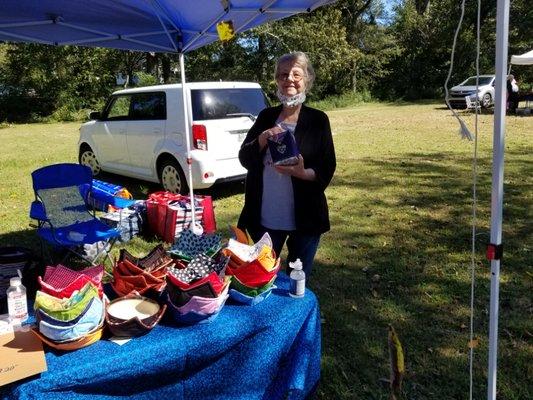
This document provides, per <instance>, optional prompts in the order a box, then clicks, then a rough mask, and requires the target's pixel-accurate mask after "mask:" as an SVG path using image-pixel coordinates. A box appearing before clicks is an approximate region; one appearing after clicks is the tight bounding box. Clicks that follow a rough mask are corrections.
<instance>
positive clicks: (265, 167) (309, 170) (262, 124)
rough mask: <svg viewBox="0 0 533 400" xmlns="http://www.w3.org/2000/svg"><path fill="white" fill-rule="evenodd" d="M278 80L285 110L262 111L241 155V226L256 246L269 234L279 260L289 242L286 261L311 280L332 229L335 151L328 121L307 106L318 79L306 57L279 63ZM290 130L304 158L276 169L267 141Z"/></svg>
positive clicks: (296, 54)
mask: <svg viewBox="0 0 533 400" xmlns="http://www.w3.org/2000/svg"><path fill="white" fill-rule="evenodd" d="M275 79H276V84H277V89H278V90H277V96H278V99H279V101H280V102H281V105H279V106H277V107H271V108H266V109H264V110H263V111H261V113H260V114H259V116H258V117H257V120H256V121H255V123H254V125H253V126H252V128H251V129H250V131H249V132H248V135H247V136H246V139H245V140H244V142H243V144H242V146H241V149H240V151H239V160H240V162H241V164H242V165H243V166H244V167H245V168H246V169H247V170H248V174H247V177H246V191H245V200H244V208H243V210H242V213H241V216H240V218H239V223H238V226H239V227H240V228H241V229H247V230H248V232H249V233H250V236H251V237H252V239H253V240H254V241H257V240H258V239H259V238H260V237H261V236H262V235H263V234H264V233H265V232H268V233H269V234H270V236H271V238H272V241H273V244H274V250H275V252H276V254H277V255H279V254H280V252H281V249H282V248H283V245H284V244H285V241H286V242H287V250H288V256H287V261H295V260H296V259H297V258H299V259H300V260H301V261H302V263H303V266H304V270H305V272H306V274H307V275H308V276H309V274H310V273H311V268H312V265H313V260H314V257H315V254H316V251H317V248H318V243H319V241H320V235H321V234H322V233H324V232H327V231H328V230H329V229H330V225H329V214H328V205H327V202H326V196H325V195H324V190H325V189H326V187H327V186H328V184H329V182H330V181H331V178H332V177H333V173H334V172H335V167H336V160H335V150H334V147H333V139H332V137H331V128H330V124H329V119H328V117H327V115H326V114H325V113H323V112H322V111H319V110H316V109H313V108H310V107H307V106H305V105H303V103H304V101H305V97H306V93H307V92H308V91H309V90H310V89H311V87H312V85H313V81H314V79H315V73H314V70H313V67H312V66H311V63H310V62H309V59H308V58H307V56H306V55H305V54H304V53H302V52H294V53H290V54H285V55H283V56H282V57H280V58H279V60H278V62H277V64H276V69H275ZM287 130H288V131H290V132H291V133H292V134H294V137H295V139H296V143H297V146H298V149H299V152H300V154H299V155H298V160H297V163H296V164H295V165H290V166H278V165H273V163H272V158H271V155H270V151H269V149H268V146H267V139H268V138H269V137H271V136H274V135H276V134H278V133H280V132H282V131H287Z"/></svg>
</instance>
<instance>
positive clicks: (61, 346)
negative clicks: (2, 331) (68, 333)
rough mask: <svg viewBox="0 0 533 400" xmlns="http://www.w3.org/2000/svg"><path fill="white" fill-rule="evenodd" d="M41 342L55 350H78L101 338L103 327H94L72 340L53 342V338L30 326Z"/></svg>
mask: <svg viewBox="0 0 533 400" xmlns="http://www.w3.org/2000/svg"><path fill="white" fill-rule="evenodd" d="M31 331H32V332H33V333H34V334H35V335H36V336H37V337H38V338H39V339H40V340H41V341H42V342H43V343H45V344H47V345H48V346H50V347H52V348H53V349H56V350H64V351H69V350H78V349H81V348H83V347H87V346H89V345H91V344H93V343H96V342H97V341H99V340H100V339H101V338H102V333H103V331H104V328H103V327H102V326H100V327H98V328H97V329H95V330H94V331H93V332H91V333H89V334H88V335H86V336H84V337H82V338H80V339H77V340H72V341H68V342H54V341H53V340H50V339H48V338H47V337H46V336H44V335H42V334H41V333H40V332H39V330H38V329H36V328H32V330H31Z"/></svg>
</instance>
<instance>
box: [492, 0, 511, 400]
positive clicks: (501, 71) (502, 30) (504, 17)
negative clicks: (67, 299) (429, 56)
mask: <svg viewBox="0 0 533 400" xmlns="http://www.w3.org/2000/svg"><path fill="white" fill-rule="evenodd" d="M508 37H509V0H498V1H497V6H496V87H495V90H496V92H495V104H494V136H493V156H492V196H491V218H490V243H491V244H492V245H497V246H499V245H501V243H502V209H503V156H504V151H505V140H504V139H505V112H506V108H507V107H506V105H507V98H506V91H507V86H506V82H507V75H506V71H507V51H508V43H507V41H508ZM490 271H491V277H490V321H489V371H488V390H487V399H488V400H495V399H496V373H497V359H498V309H499V290H500V260H499V257H497V258H496V259H494V260H491V262H490Z"/></svg>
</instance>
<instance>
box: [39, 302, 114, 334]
mask: <svg viewBox="0 0 533 400" xmlns="http://www.w3.org/2000/svg"><path fill="white" fill-rule="evenodd" d="M39 311H40V310H39ZM104 313H105V307H104V303H103V302H102V300H100V299H99V298H98V297H93V298H92V299H91V301H90V303H89V304H88V306H87V307H86V309H85V310H84V311H83V313H82V314H80V317H79V318H76V320H75V322H74V321H73V323H72V322H71V323H64V322H62V321H57V320H54V319H53V318H51V317H48V316H46V314H44V313H42V314H41V315H40V321H39V332H40V333H41V334H42V335H44V336H46V337H47V338H48V339H50V340H53V341H54V342H68V341H73V340H78V339H81V338H83V337H84V336H87V335H88V334H89V333H90V332H92V331H94V330H95V329H96V328H98V327H99V326H101V325H102V322H103V317H104Z"/></svg>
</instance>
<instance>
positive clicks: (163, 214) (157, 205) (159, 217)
mask: <svg viewBox="0 0 533 400" xmlns="http://www.w3.org/2000/svg"><path fill="white" fill-rule="evenodd" d="M194 198H195V200H196V201H198V203H200V205H201V207H202V211H201V214H200V215H199V214H196V215H195V216H196V217H197V218H198V221H200V223H201V225H202V227H203V229H204V232H205V233H213V232H215V231H216V221H215V212H214V208H213V200H212V199H211V196H198V195H195V196H194ZM189 199H190V197H189V196H182V195H179V194H174V193H170V192H155V193H152V194H150V196H149V197H148V201H147V202H146V206H147V214H148V225H149V226H150V229H151V231H152V233H153V234H155V235H157V236H159V237H161V238H162V239H163V240H164V241H165V242H167V243H174V238H175V237H176V224H178V223H184V221H183V219H184V216H183V215H182V214H183V212H182V211H179V212H178V210H176V209H175V208H174V209H173V208H170V207H169V203H170V202H172V201H186V202H189V201H190V200H189ZM187 216H188V217H189V218H191V217H192V216H191V215H190V212H188V213H185V217H187Z"/></svg>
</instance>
